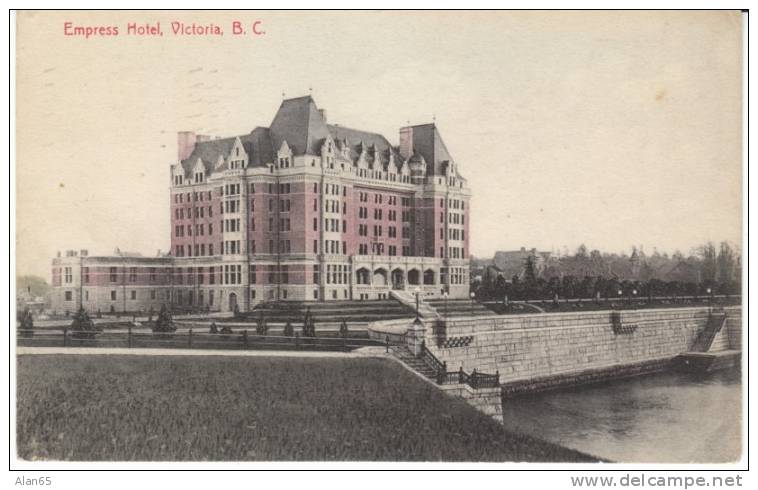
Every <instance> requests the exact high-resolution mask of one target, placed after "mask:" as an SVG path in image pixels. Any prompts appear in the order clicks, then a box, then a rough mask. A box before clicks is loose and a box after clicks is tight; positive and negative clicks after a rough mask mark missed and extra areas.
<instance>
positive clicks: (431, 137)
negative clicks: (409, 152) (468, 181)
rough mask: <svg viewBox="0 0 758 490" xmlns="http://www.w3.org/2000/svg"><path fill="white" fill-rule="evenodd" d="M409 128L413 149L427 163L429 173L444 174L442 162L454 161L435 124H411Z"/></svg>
mask: <svg viewBox="0 0 758 490" xmlns="http://www.w3.org/2000/svg"><path fill="white" fill-rule="evenodd" d="M411 128H412V130H413V151H414V152H415V153H418V154H420V155H421V156H423V157H424V160H426V162H427V164H428V165H429V174H430V175H444V172H443V167H444V163H445V162H449V163H455V162H454V161H453V157H452V156H450V153H449V152H448V151H447V147H446V146H445V142H444V141H442V137H441V136H440V133H439V131H437V126H436V125H435V124H434V123H432V124H421V125H418V126H412V127H411ZM456 173H457V172H456Z"/></svg>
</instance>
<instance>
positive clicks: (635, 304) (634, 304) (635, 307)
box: [632, 289, 637, 310]
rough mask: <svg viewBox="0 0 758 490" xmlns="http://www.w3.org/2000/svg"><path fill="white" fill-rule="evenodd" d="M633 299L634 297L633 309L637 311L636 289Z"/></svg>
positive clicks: (633, 292) (633, 291)
mask: <svg viewBox="0 0 758 490" xmlns="http://www.w3.org/2000/svg"><path fill="white" fill-rule="evenodd" d="M632 297H634V301H633V307H634V309H635V310H636V309H637V290H636V289H632Z"/></svg>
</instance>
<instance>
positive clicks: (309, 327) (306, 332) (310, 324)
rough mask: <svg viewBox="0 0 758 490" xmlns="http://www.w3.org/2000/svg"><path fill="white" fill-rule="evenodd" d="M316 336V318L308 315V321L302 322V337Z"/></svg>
mask: <svg viewBox="0 0 758 490" xmlns="http://www.w3.org/2000/svg"><path fill="white" fill-rule="evenodd" d="M315 336H316V320H314V319H313V317H312V316H310V315H308V321H307V322H306V323H304V324H303V337H315Z"/></svg>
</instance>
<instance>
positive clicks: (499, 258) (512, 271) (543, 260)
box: [492, 247, 552, 281]
mask: <svg viewBox="0 0 758 490" xmlns="http://www.w3.org/2000/svg"><path fill="white" fill-rule="evenodd" d="M529 257H531V258H532V261H533V263H534V273H535V275H536V276H541V275H542V274H543V273H544V271H545V268H546V266H547V263H548V261H549V260H550V259H551V257H552V253H551V252H538V251H537V249H536V248H532V249H530V250H527V249H526V248H525V247H521V250H508V251H503V250H501V251H498V252H495V257H494V258H493V259H492V263H493V265H494V266H495V267H496V268H497V269H498V272H499V274H501V275H502V276H503V277H505V279H506V280H508V281H510V280H511V279H512V278H513V277H514V276H515V277H518V278H519V279H523V278H524V273H525V272H526V260H527V258H529Z"/></svg>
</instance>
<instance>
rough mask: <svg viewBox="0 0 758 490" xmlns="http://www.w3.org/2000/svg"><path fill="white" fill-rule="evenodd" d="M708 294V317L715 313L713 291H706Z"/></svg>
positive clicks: (709, 289)
mask: <svg viewBox="0 0 758 490" xmlns="http://www.w3.org/2000/svg"><path fill="white" fill-rule="evenodd" d="M705 292H706V293H708V316H710V315H711V314H712V313H713V290H712V289H711V288H708V289H706V290H705Z"/></svg>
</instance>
